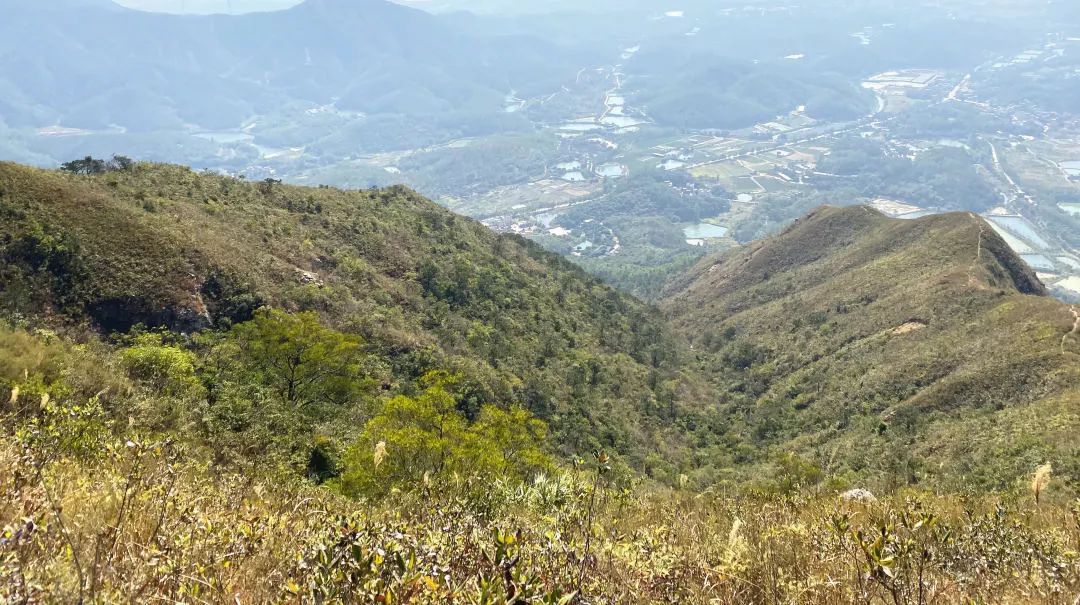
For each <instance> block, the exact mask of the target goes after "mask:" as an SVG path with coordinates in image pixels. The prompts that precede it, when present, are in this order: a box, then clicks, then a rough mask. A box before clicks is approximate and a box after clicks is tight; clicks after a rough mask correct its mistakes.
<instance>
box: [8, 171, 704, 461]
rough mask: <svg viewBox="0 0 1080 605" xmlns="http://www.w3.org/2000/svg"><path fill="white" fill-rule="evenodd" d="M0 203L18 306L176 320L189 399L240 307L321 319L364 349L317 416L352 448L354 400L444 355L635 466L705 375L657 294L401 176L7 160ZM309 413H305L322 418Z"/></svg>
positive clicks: (669, 455)
mask: <svg viewBox="0 0 1080 605" xmlns="http://www.w3.org/2000/svg"><path fill="white" fill-rule="evenodd" d="M0 215H2V216H3V221H0V256H2V257H3V258H4V259H5V263H4V266H3V268H2V269H0V308H2V309H3V310H4V313H5V314H6V315H8V316H10V317H15V318H20V321H21V322H22V323H24V324H25V325H27V326H31V327H37V326H50V327H53V328H57V327H62V328H64V329H66V330H68V331H70V330H73V329H76V328H77V327H78V326H86V327H90V328H92V329H93V330H94V331H96V332H98V333H104V334H105V335H107V336H108V335H120V334H127V333H128V331H129V330H131V329H132V328H135V327H137V326H141V328H140V329H147V330H157V329H165V330H171V331H172V332H171V333H166V334H165V335H164V336H163V337H158V340H159V342H158V343H157V345H158V346H161V345H163V343H162V342H160V341H161V339H162V338H163V339H164V345H171V344H175V345H176V346H178V347H180V348H182V349H185V351H186V350H190V351H191V352H192V354H193V355H195V356H196V357H197V358H198V359H196V360H195V361H193V362H192V363H193V364H194V365H195V366H197V368H196V373H197V374H198V379H197V380H195V382H197V383H199V384H197V385H196V387H197V388H195V389H192V390H184V392H182V393H179V394H177V395H175V397H176V398H178V399H181V400H183V401H185V402H186V403H183V404H182V405H180V407H181V408H189V407H191V405H190V403H191V401H204V402H205V401H210V402H212V401H213V400H214V399H215V397H217V396H218V394H217V392H216V391H215V388H218V390H220V389H221V388H225V387H227V386H229V385H232V384H234V383H238V382H243V381H242V380H241V379H239V378H235V377H231V376H232V375H231V374H229V376H230V377H227V378H214V376H221V375H223V373H227V372H233V369H232V368H233V365H235V364H234V363H233V362H232V361H229V362H227V363H226V362H225V361H221V360H219V361H215V362H213V363H211V362H210V360H211V359H213V358H218V357H221V356H228V357H236V355H239V353H237V354H236V355H234V354H233V353H229V350H230V349H231V348H235V347H239V348H240V349H242V350H241V352H240V353H242V354H243V356H245V357H251V355H250V350H249V349H250V347H247V346H246V345H244V342H245V339H246V338H247V337H248V335H247V333H246V332H243V331H242V329H241V326H239V325H237V324H243V323H244V322H249V321H250V320H251V319H252V318H253V317H254V316H255V314H256V310H257V309H259V308H260V307H263V306H270V307H273V308H275V309H278V310H280V311H285V312H289V313H297V312H309V313H310V315H309V316H308V318H307V320H305V321H303V322H300V325H299V326H290V325H289V324H288V321H287V320H286V319H284V317H287V316H280V317H279V316H267V317H264V318H263V319H264V320H265V321H264V322H263V323H264V325H263V326H262V327H261V328H260V330H261V333H262V334H270V335H273V334H275V333H276V332H277V331H287V330H297V331H298V332H297V333H298V334H300V335H301V336H302V337H304V338H310V339H323V340H325V339H326V338H327V336H326V335H325V334H323V333H322V332H320V330H322V331H325V332H326V333H327V334H332V335H337V336H336V337H338V338H341V339H345V340H344V342H345V343H346V344H347V345H348V346H352V347H355V348H356V349H357V351H358V353H357V360H356V361H355V362H350V363H353V364H354V365H356V366H357V367H358V368H360V369H359V370H356V371H358V372H360V373H361V374H363V377H362V378H363V379H362V382H363V383H364V385H365V386H364V388H365V389H367V390H366V391H365V392H364V393H363V394H362V395H360V396H355V397H351V396H350V397H332V398H330V399H332V400H333V401H334V402H337V403H340V404H341V405H329V404H328V405H327V406H325V407H327V409H326V410H325V413H320V414H318V420H319V421H320V422H322V423H326V426H324V427H323V428H322V429H320V430H325V431H329V432H330V434H331V435H336V436H337V437H338V438H336V439H335V442H336V443H337V445H338V446H341V447H344V445H346V444H347V442H348V440H349V439H351V437H352V435H351V434H350V433H351V431H352V427H351V426H350V421H348V419H349V418H351V417H352V414H354V413H360V412H358V409H359V408H363V407H365V406H370V405H371V402H372V401H374V400H377V399H379V398H380V397H382V396H383V395H389V396H392V395H394V394H398V393H402V394H415V393H418V392H421V391H423V390H424V389H425V388H426V387H427V386H430V385H428V384H427V383H426V382H424V381H425V378H424V377H425V376H426V375H428V374H429V373H430V372H435V371H443V372H448V373H450V374H452V375H455V376H456V377H457V378H456V379H455V384H454V387H453V390H454V391H455V392H456V393H458V395H459V397H460V398H461V400H462V401H461V403H460V405H459V407H460V408H461V410H462V411H463V412H465V413H466V415H468V416H469V418H470V420H475V419H476V418H478V417H479V414H480V410H481V409H482V408H483V407H484V406H486V405H489V404H490V405H502V406H503V407H506V406H509V405H511V404H513V405H518V406H521V407H523V408H525V409H527V410H528V411H529V412H531V413H532V414H534V415H536V416H537V417H539V418H541V419H543V420H545V421H547V422H549V423H550V425H551V431H552V437H553V438H554V442H555V443H556V444H558V445H559V448H560V449H561V450H562V451H563V452H564V453H566V454H571V453H579V452H589V451H593V450H595V449H598V448H607V449H609V450H615V451H617V452H619V453H621V454H623V455H624V457H625V460H627V463H628V464H630V465H631V466H633V467H634V468H636V469H637V470H639V471H641V470H646V471H648V470H649V468H648V465H650V464H659V465H661V466H663V467H664V468H668V467H667V466H666V465H668V464H670V463H673V462H677V460H678V459H680V458H685V456H686V444H685V440H684V439H683V438H681V437H680V436H679V435H678V434H677V433H676V432H675V431H674V430H673V428H672V422H671V420H672V418H673V417H675V416H676V415H677V414H678V411H679V410H680V409H681V407H682V406H683V402H684V401H685V400H686V399H687V398H686V396H685V395H686V392H688V391H692V390H693V389H694V388H695V385H696V384H698V382H699V381H695V380H693V379H692V378H687V377H686V376H683V375H682V374H681V372H680V370H679V367H680V363H681V362H680V352H679V345H678V343H677V341H676V340H675V339H674V338H673V337H672V336H670V335H669V334H668V332H667V329H666V328H665V326H664V325H663V324H662V322H661V321H660V320H659V319H658V318H657V314H656V313H655V312H654V311H653V310H651V309H650V308H648V307H647V306H645V305H643V304H641V303H639V302H637V301H635V300H633V299H631V298H629V297H627V296H625V295H621V294H619V293H617V292H615V291H614V290H612V289H610V288H608V287H606V286H604V285H602V284H601V283H600V282H599V281H598V280H596V279H594V278H590V277H588V276H587V275H586V274H585V273H584V272H582V271H581V270H580V269H577V268H576V267H574V266H573V265H572V264H570V263H569V262H567V261H565V260H563V259H561V258H560V257H558V256H555V255H553V254H550V253H547V252H544V251H543V250H542V249H540V248H539V247H538V246H536V245H534V244H531V243H529V242H528V241H526V240H524V239H521V238H518V237H514V236H507V235H497V234H495V233H493V232H491V231H489V230H487V229H486V228H484V227H482V226H481V225H479V224H478V223H475V222H473V221H471V220H469V219H465V218H462V217H459V216H456V215H453V214H451V213H449V212H447V211H445V210H443V209H441V208H439V207H438V206H436V205H435V204H433V203H431V202H429V201H427V200H425V199H423V198H421V197H420V196H418V195H417V194H415V193H413V192H412V191H409V190H406V189H404V188H392V189H386V190H377V191H366V192H344V191H338V190H332V189H321V188H320V189H305V188H297V187H290V186H285V185H281V184H279V183H276V182H272V181H266V182H260V183H247V182H243V181H240V180H237V179H234V178H231V177H224V176H218V175H213V174H202V175H200V174H196V173H194V172H192V171H190V170H188V169H186V168H181V167H176V166H165V165H152V164H137V165H135V166H133V167H130V168H129V169H127V170H114V171H111V172H107V173H102V174H97V175H94V176H73V175H69V174H65V173H60V172H51V171H41V170H35V169H30V168H24V167H21V166H17V165H12V164H0ZM230 328H232V331H231V332H229V330H230ZM200 330H201V331H202V332H201V333H200V334H199V336H197V337H195V338H192V337H191V336H184V334H188V335H191V334H194V333H196V332H199V331H200ZM226 335H227V337H226ZM87 337H89V336H87ZM147 337H149V338H150V339H153V338H155V336H154V335H153V334H150V335H148V336H147ZM147 337H143V338H144V340H145V338H147ZM125 338H129V339H130V338H132V337H131V336H126V337H125ZM223 338H224V339H225V340H226V342H221V340H222V339H223ZM248 340H250V339H248ZM256 340H257V338H256ZM185 343H186V344H185ZM128 344H132V343H128ZM136 344H137V343H136ZM143 344H145V342H144V343H143ZM343 346H344V345H343ZM327 355H328V356H337V354H336V353H334V354H332V353H331V352H327ZM250 365H251V364H247V366H248V367H250ZM264 365H265V364H264ZM202 366H206V367H202ZM210 366H213V369H209V368H210ZM223 366H228V367H223ZM343 371H344V370H343ZM260 372H261V373H263V374H265V371H264V370H260ZM264 381H265V380H264V379H263V378H260V377H258V376H256V377H255V382H264ZM245 388H247V387H245ZM251 388H254V386H252V387H251ZM236 396H237V397H242V398H247V397H250V392H244V393H236ZM357 406H359V408H357ZM313 407H314V406H313ZM309 410H310V408H309ZM310 423H311V419H308V420H307V421H304V422H298V424H299V425H301V428H302V429H303V430H307V431H308V432H312V433H314V432H317V431H310V430H309V429H310V427H309V426H308V425H309V424H310ZM649 460H651V462H650V461H649ZM671 468H674V467H671ZM669 472H674V471H673V470H672V471H669Z"/></svg>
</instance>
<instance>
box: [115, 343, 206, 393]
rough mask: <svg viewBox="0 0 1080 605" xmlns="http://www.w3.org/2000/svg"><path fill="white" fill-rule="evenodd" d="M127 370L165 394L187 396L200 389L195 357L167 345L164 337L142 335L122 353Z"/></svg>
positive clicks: (122, 360)
mask: <svg viewBox="0 0 1080 605" xmlns="http://www.w3.org/2000/svg"><path fill="white" fill-rule="evenodd" d="M120 360H121V362H122V363H123V365H124V369H126V370H127V371H128V374H129V375H131V377H132V378H134V379H136V380H139V381H141V382H142V383H143V384H145V385H146V386H148V387H150V388H151V389H152V390H154V391H155V392H157V393H158V394H162V395H184V394H189V393H193V392H196V391H197V390H198V389H199V388H200V383H199V380H198V377H197V376H196V375H195V355H194V353H192V352H191V351H187V350H185V349H183V348H181V347H179V346H176V345H172V344H166V343H165V342H164V340H163V338H162V335H161V334H140V335H138V336H136V337H135V339H134V342H133V343H132V345H131V346H130V347H128V348H126V349H124V350H123V351H121V352H120Z"/></svg>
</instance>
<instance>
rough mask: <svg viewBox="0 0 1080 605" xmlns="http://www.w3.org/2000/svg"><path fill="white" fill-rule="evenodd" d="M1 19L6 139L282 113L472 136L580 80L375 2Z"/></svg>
mask: <svg viewBox="0 0 1080 605" xmlns="http://www.w3.org/2000/svg"><path fill="white" fill-rule="evenodd" d="M5 13H6V14H5V19H4V20H3V21H2V22H0V93H2V94H0V115H2V116H3V117H4V122H6V125H7V126H8V127H10V128H13V129H18V128H42V127H48V126H54V125H60V126H63V127H66V128H76V129H83V130H89V131H109V132H124V133H127V134H129V135H133V134H137V133H147V132H157V131H197V130H200V129H209V130H214V129H226V128H239V127H240V126H241V125H242V123H244V122H245V121H246V120H249V119H251V118H254V117H255V116H258V115H265V114H276V113H278V112H281V111H284V110H286V109H287V108H289V107H290V106H296V110H297V113H299V114H300V115H304V114H303V111H304V110H306V109H309V108H312V107H321V106H327V107H329V106H333V108H334V109H335V110H338V111H344V112H358V113H363V114H368V115H369V116H372V118H373V119H374V116H377V115H381V114H390V115H420V114H423V115H425V116H427V117H428V120H430V115H431V114H433V113H438V112H443V113H455V112H459V113H461V114H463V116H462V121H463V122H466V123H472V122H475V121H476V120H478V119H479V118H478V117H476V116H482V117H486V118H488V119H490V118H491V116H492V115H495V114H498V113H500V112H501V111H502V102H503V98H504V96H505V95H506V94H507V93H508V92H509V91H510V90H512V89H516V90H520V91H529V90H533V89H540V90H547V89H548V88H549V87H554V86H557V83H558V82H561V81H563V80H564V79H565V78H569V77H573V74H574V73H575V72H576V70H577V69H579V66H578V65H576V64H575V62H574V61H571V60H569V59H568V57H567V55H566V54H564V52H563V51H561V50H559V49H557V48H555V47H553V46H551V45H548V44H545V43H544V42H542V41H540V40H535V39H531V38H522V37H516V38H515V37H482V36H477V35H473V34H465V33H462V32H460V31H458V30H457V29H456V28H455V27H453V26H452V25H450V24H448V23H447V22H445V21H444V20H442V19H441V18H439V17H436V16H433V15H431V14H428V13H426V12H423V11H420V10H416V9H411V8H408V7H404V6H401V5H398V4H394V3H391V2H386V1H384V0H307V1H306V2H304V3H303V4H301V5H298V6H296V7H293V8H291V9H289V10H283V11H277V12H266V13H253V14H246V15H239V16H233V15H207V16H193V15H169V14H161V13H149V12H142V11H136V10H129V9H124V8H121V7H119V6H118V5H116V4H113V3H112V2H110V1H108V0H64V1H63V2H52V1H50V2H25V1H22V0H20V1H18V2H15V3H14V4H13V5H6V6H5ZM465 116H471V117H472V118H471V120H466V119H464V117H465ZM411 126H412V128H414V129H420V130H422V129H423V128H424V126H423V125H422V124H412V125H411ZM309 138H310V134H309ZM361 144H362V142H361V143H358V145H361Z"/></svg>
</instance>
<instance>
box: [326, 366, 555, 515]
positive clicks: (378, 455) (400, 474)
mask: <svg viewBox="0 0 1080 605" xmlns="http://www.w3.org/2000/svg"><path fill="white" fill-rule="evenodd" d="M421 382H422V383H423V384H424V385H425V386H426V389H425V390H424V392H423V393H421V394H420V395H419V396H417V397H408V396H405V395H399V396H397V397H394V398H393V399H390V400H389V401H387V402H386V403H385V404H384V405H383V408H382V410H381V411H380V412H379V414H377V415H376V416H375V417H374V418H372V419H371V420H370V421H368V423H367V425H366V426H365V427H364V431H363V433H362V434H361V436H360V438H359V439H357V441H356V443H355V444H354V445H353V446H352V447H351V448H350V450H349V452H348V453H347V455H346V466H347V467H348V471H347V472H346V473H345V475H344V477H343V479H342V483H341V487H342V489H343V491H345V492H346V493H348V494H351V495H360V494H363V495H372V496H375V495H381V494H384V493H386V492H387V491H389V490H390V489H392V488H394V487H405V488H409V487H417V486H421V485H424V484H426V483H428V482H430V481H433V480H437V479H439V478H441V477H446V476H449V475H452V474H456V475H458V476H462V477H477V476H483V477H499V476H512V477H524V476H526V475H527V474H529V473H530V472H533V471H535V470H538V469H544V468H548V467H549V466H550V465H551V460H550V458H549V457H548V455H547V454H546V453H545V452H544V450H543V441H544V439H545V437H546V436H547V426H546V425H545V424H544V423H543V422H542V421H540V420H537V419H535V418H533V417H532V415H531V414H529V413H528V412H527V411H525V410H522V409H512V410H509V411H507V410H503V409H500V408H498V407H496V406H490V405H488V406H484V407H483V408H481V411H480V416H479V419H478V420H477V422H476V423H475V424H472V425H470V424H469V422H468V420H467V419H466V418H465V415H464V414H462V413H461V411H460V410H459V409H458V397H457V396H456V395H455V392H454V391H455V389H456V387H457V385H458V384H459V382H460V378H459V377H458V376H455V375H451V374H448V373H446V372H431V373H429V374H427V375H426V376H424V377H423V379H422V380H421Z"/></svg>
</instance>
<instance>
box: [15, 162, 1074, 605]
mask: <svg viewBox="0 0 1080 605" xmlns="http://www.w3.org/2000/svg"><path fill="white" fill-rule="evenodd" d="M74 173H80V174H74ZM0 218H2V220H0V258H2V259H3V264H2V265H0V313H2V315H3V319H4V323H3V325H0V435H2V437H0V599H2V600H4V601H5V602H13V603H33V602H82V603H110V602H117V601H125V600H127V601H132V602H149V601H156V600H167V601H170V602H185V603H215V604H216V603H230V604H235V603H263V602H283V603H296V602H317V603H369V602H373V603H384V604H392V603H447V602H455V603H457V602H460V603H475V604H485V605H487V604H491V605H494V604H503V605H511V604H512V605H518V604H531V603H546V604H550V605H555V604H558V605H572V604H573V605H584V604H588V603H671V602H679V603H721V604H727V603H731V604H735V603H837V602H845V603H847V602H857V603H892V604H894V605H896V604H904V605H906V604H919V605H924V604H929V603H934V602H977V603H978V602H995V603H997V602H1007V603H1062V604H1071V603H1072V602H1073V599H1075V596H1074V595H1075V594H1076V593H1077V590H1080V557H1078V555H1077V550H1078V546H1080V500H1076V494H1077V490H1076V477H1077V474H1076V469H1075V464H1076V459H1077V458H1076V452H1075V451H1074V449H1072V448H1074V447H1075V446H1074V445H1072V443H1073V440H1071V439H1070V435H1071V434H1073V433H1074V432H1075V429H1076V426H1077V422H1076V413H1075V404H1076V402H1077V398H1076V395H1077V390H1076V384H1077V381H1078V378H1077V372H1078V371H1080V366H1078V364H1077V363H1076V361H1077V359H1076V356H1077V353H1078V349H1080V336H1078V335H1077V330H1076V326H1077V325H1080V324H1077V323H1076V320H1075V316H1074V314H1072V313H1070V312H1069V308H1068V307H1066V306H1065V305H1062V304H1061V303H1058V302H1056V301H1053V300H1052V299H1049V298H1047V297H1045V296H1043V295H1042V294H1043V292H1042V287H1041V285H1040V284H1039V282H1038V281H1037V280H1036V279H1035V278H1034V276H1033V275H1032V274H1031V272H1030V270H1029V269H1027V267H1026V266H1024V265H1023V264H1022V263H1021V262H1020V261H1019V260H1018V259H1017V258H1016V257H1015V256H1014V255H1013V254H1012V253H1011V252H1009V251H1008V248H1007V247H1006V246H1005V244H1004V242H1002V241H1001V240H1000V239H998V238H997V236H996V235H994V234H993V232H992V231H991V230H989V229H987V228H985V227H984V226H983V224H982V223H981V222H980V221H978V220H977V219H975V218H974V217H971V216H969V215H952V216H945V217H937V218H932V219H924V220H920V221H913V222H907V223H902V222H895V221H890V220H887V219H885V218H883V217H881V216H880V215H877V214H874V213H872V212H871V211H869V210H866V209H862V208H854V209H844V210H840V209H823V210H820V211H818V212H817V213H815V214H814V215H812V216H810V217H808V218H807V219H805V220H804V221H802V222H800V223H799V224H798V225H796V226H795V227H793V228H792V229H791V230H789V231H788V232H787V233H785V234H783V235H781V236H780V237H778V238H776V239H774V240H771V241H767V242H763V243H761V244H758V245H755V246H753V247H751V248H749V249H746V250H742V251H737V252H734V253H733V254H732V255H731V256H728V257H725V258H721V259H711V260H710V261H709V262H707V263H705V264H702V265H701V266H699V267H698V268H697V269H695V271H694V272H692V273H691V274H690V275H688V276H687V277H686V278H685V280H684V281H683V282H681V283H680V284H679V285H678V290H677V291H676V292H675V293H674V294H673V295H672V297H671V298H670V299H669V300H668V302H667V303H666V311H667V312H668V313H669V314H671V315H672V316H673V317H674V320H675V325H676V327H677V328H678V329H679V330H681V331H683V332H684V336H682V337H680V336H679V334H676V333H674V332H673V331H672V329H671V327H670V324H668V323H667V322H665V321H663V319H662V318H661V314H660V312H659V311H657V310H656V309H653V308H650V307H648V306H646V305H644V304H642V303H640V302H638V301H636V300H634V299H632V298H629V297H627V296H625V295H622V294H619V293H618V292H616V291H614V290H612V289H610V288H608V287H606V286H604V285H602V284H601V283H599V282H598V281H597V280H596V279H594V278H590V277H588V276H587V275H586V274H584V273H583V272H582V271H581V270H580V269H578V268H575V267H574V266H573V265H571V264H570V263H568V262H567V261H565V260H563V259H561V258H559V257H557V256H554V255H552V254H549V253H546V252H544V251H542V250H541V249H540V248H539V247H537V246H536V245H534V244H531V243H529V242H527V241H525V240H522V239H520V238H517V237H512V236H500V235H497V234H495V233H493V232H491V231H489V230H487V229H484V228H483V227H482V226H480V225H479V224H477V223H475V222H473V221H470V220H467V219H463V218H461V217H458V216H455V215H453V214H451V213H449V212H447V211H445V210H443V209H440V208H439V207H437V206H435V205H434V204H432V203H431V202H429V201H427V200H424V199H423V198H421V197H419V196H418V195H416V194H415V193H413V192H412V191H409V190H407V189H404V188H391V189H385V190H371V191H352V192H346V191H338V190H332V189H325V188H319V189H305V188H297V187H289V186H284V185H282V184H280V183H277V182H274V181H264V182H260V183H248V182H244V181H242V180H238V179H234V178H230V177H224V176H220V175H215V174H196V173H194V172H192V171H190V170H188V169H186V168H181V167H176V166H165V165H154V164H138V163H132V162H129V161H126V160H125V159H124V158H115V159H114V160H113V161H112V162H97V161H93V160H83V161H77V162H73V163H70V164H68V165H66V170H65V171H42V170H36V169H31V168H26V167H22V166H18V165H13V164H0ZM958 259H959V260H958ZM1070 330H1072V331H1071V332H1070ZM684 339H685V340H684ZM687 340H689V341H692V342H693V347H694V348H693V350H690V349H689V345H688V343H687V342H686V341H687ZM710 383H711V384H710ZM852 487H870V488H871V489H873V490H874V492H876V493H877V497H875V496H874V494H871V493H870V492H867V491H865V490H851V491H848V490H849V488H852Z"/></svg>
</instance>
